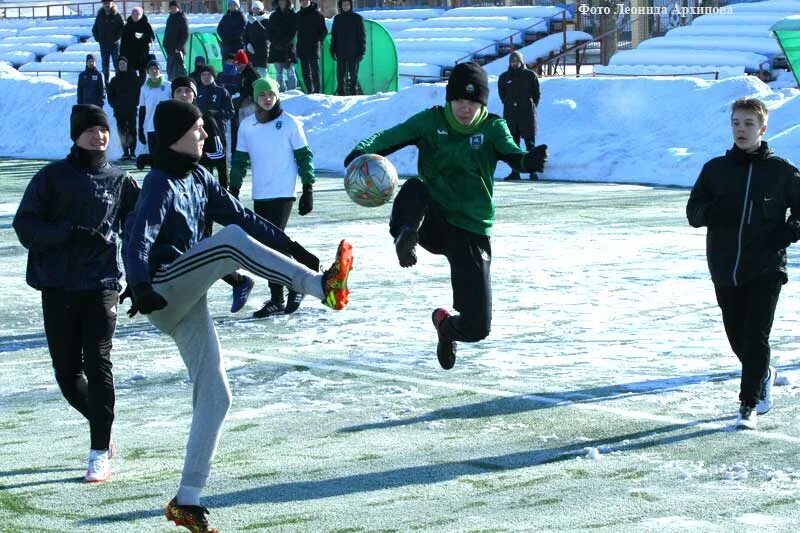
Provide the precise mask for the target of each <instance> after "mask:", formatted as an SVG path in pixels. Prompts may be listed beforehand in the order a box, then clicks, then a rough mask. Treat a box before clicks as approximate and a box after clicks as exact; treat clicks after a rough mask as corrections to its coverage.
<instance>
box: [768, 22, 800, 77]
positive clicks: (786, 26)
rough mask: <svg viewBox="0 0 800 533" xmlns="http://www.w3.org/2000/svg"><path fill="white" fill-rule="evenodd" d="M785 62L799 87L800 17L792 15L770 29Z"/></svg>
mask: <svg viewBox="0 0 800 533" xmlns="http://www.w3.org/2000/svg"><path fill="white" fill-rule="evenodd" d="M770 29H771V30H772V33H773V34H774V35H775V38H776V39H777V40H778V44H780V46H781V49H782V50H783V54H784V55H785V56H786V61H787V62H788V63H789V67H790V68H791V69H792V72H793V73H794V79H795V81H797V84H798V85H800V78H799V77H798V75H800V15H792V16H789V17H786V18H785V19H783V20H779V21H778V22H776V23H775V25H774V26H772V28H770Z"/></svg>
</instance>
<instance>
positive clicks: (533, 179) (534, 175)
mask: <svg viewBox="0 0 800 533" xmlns="http://www.w3.org/2000/svg"><path fill="white" fill-rule="evenodd" d="M531 181H539V175H538V174H537V173H536V172H531Z"/></svg>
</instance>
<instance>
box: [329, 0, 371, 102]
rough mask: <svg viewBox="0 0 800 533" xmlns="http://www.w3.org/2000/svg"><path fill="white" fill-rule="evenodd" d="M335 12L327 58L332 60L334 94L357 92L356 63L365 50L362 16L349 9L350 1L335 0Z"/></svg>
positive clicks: (350, 6)
mask: <svg viewBox="0 0 800 533" xmlns="http://www.w3.org/2000/svg"><path fill="white" fill-rule="evenodd" d="M338 5H339V14H338V15H336V16H335V17H333V26H332V27H331V46H330V52H331V57H333V59H335V60H336V94H338V95H339V96H352V95H354V94H358V65H359V63H361V60H362V59H363V58H364V54H365V53H366V52H367V33H366V31H365V29H364V19H363V18H362V17H361V15H359V14H358V13H354V12H353V4H352V2H351V1H350V0H339V4H338Z"/></svg>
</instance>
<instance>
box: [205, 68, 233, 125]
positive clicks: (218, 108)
mask: <svg viewBox="0 0 800 533" xmlns="http://www.w3.org/2000/svg"><path fill="white" fill-rule="evenodd" d="M197 107H199V108H200V111H202V112H203V113H210V114H211V116H213V117H214V119H215V120H216V121H217V126H218V127H219V129H220V130H221V131H222V132H223V136H224V133H225V131H226V127H225V123H226V122H227V121H228V120H230V119H231V117H233V112H234V111H233V102H232V101H231V95H230V94H229V93H228V91H226V90H225V87H220V86H219V85H217V84H216V82H213V81H212V82H211V83H210V84H209V85H203V84H202V83H201V84H200V85H198V86H197ZM206 133H208V132H206ZM209 135H211V134H210V133H209Z"/></svg>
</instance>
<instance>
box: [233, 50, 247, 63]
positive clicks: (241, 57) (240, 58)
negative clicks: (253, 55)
mask: <svg viewBox="0 0 800 533" xmlns="http://www.w3.org/2000/svg"><path fill="white" fill-rule="evenodd" d="M233 62H234V63H242V64H243V65H247V64H248V63H250V59H249V58H248V57H247V54H246V53H245V51H244V50H237V52H236V55H234V56H233Z"/></svg>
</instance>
